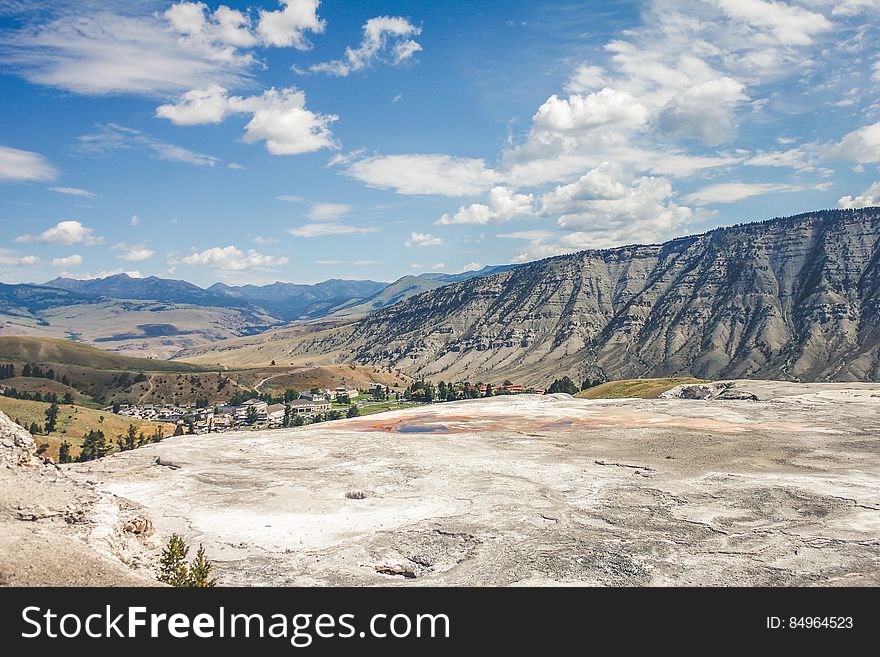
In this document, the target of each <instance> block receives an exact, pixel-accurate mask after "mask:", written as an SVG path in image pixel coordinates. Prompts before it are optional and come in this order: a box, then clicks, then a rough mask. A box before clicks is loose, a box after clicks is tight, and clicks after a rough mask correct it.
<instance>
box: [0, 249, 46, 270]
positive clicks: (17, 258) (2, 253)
mask: <svg viewBox="0 0 880 657" xmlns="http://www.w3.org/2000/svg"><path fill="white" fill-rule="evenodd" d="M40 262H41V260H40V258H39V256H35V255H26V256H22V255H19V252H18V251H13V250H12V249H5V248H3V247H2V246H0V265H6V266H12V267H33V266H34V265H38V264H40Z"/></svg>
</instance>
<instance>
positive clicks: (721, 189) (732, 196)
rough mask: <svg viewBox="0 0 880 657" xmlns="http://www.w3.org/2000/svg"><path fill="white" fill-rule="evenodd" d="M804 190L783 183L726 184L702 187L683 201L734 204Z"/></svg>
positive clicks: (801, 186) (799, 186)
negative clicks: (754, 197)
mask: <svg viewBox="0 0 880 657" xmlns="http://www.w3.org/2000/svg"><path fill="white" fill-rule="evenodd" d="M804 189H806V187H805V186H804V185H789V184H785V183H744V182H728V183H718V184H716V185H709V186H707V187H703V188H702V189H699V190H697V191H695V192H692V193H690V194H688V195H687V196H685V197H684V200H685V201H686V202H688V203H693V204H694V205H710V204H713V203H735V202H736V201H742V200H743V199H747V198H751V197H753V196H764V195H766V194H778V193H781V192H799V191H802V190H804Z"/></svg>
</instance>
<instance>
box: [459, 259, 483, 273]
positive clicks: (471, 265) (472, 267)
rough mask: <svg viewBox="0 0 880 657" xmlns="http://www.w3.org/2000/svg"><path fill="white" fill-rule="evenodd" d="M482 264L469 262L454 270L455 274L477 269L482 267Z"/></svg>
mask: <svg viewBox="0 0 880 657" xmlns="http://www.w3.org/2000/svg"><path fill="white" fill-rule="evenodd" d="M482 268H483V264H482V263H480V262H469V263H467V264H466V265H462V267H461V268H460V269H458V270H456V271H455V273H456V274H463V273H465V272H467V271H477V270H478V269H482Z"/></svg>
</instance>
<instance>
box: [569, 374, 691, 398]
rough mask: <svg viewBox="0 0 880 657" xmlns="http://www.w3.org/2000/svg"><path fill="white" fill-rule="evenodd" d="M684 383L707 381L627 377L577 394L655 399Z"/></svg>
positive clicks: (684, 378)
mask: <svg viewBox="0 0 880 657" xmlns="http://www.w3.org/2000/svg"><path fill="white" fill-rule="evenodd" d="M683 383H706V381H704V380H702V379H694V378H692V377H669V378H662V379H625V380H623V381H609V382H608V383H603V384H601V385H598V386H595V387H594V388H588V389H587V390H583V391H581V392H579V393H578V394H576V395H575V397H580V398H581V399H622V398H624V397H640V398H642V399H655V398H657V397H659V396H660V395H662V394H663V393H664V392H666V391H667V390H672V388H674V387H675V386H679V385H682V384H683Z"/></svg>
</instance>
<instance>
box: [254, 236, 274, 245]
mask: <svg viewBox="0 0 880 657" xmlns="http://www.w3.org/2000/svg"><path fill="white" fill-rule="evenodd" d="M253 241H254V244H259V245H261V246H268V245H271V244H278V238H277V237H263V236H262V235H257V236H256V237H255V238H254V240H253Z"/></svg>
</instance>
